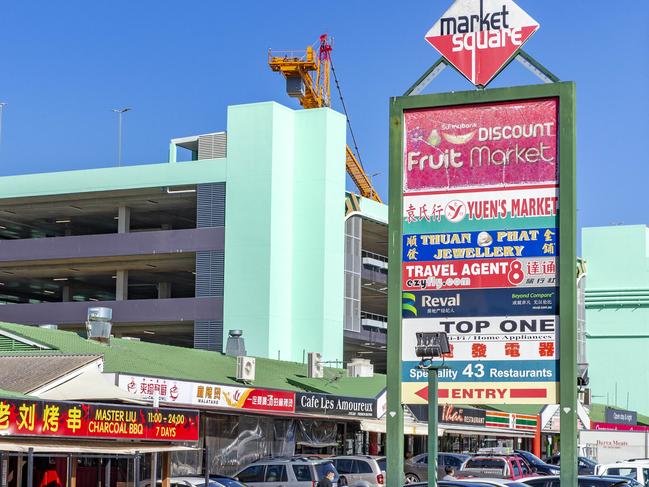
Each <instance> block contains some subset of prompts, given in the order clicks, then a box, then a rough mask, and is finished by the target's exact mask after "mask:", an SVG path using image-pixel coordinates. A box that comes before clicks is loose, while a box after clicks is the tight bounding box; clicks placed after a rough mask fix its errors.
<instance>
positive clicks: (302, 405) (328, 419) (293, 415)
mask: <svg viewBox="0 0 649 487" xmlns="http://www.w3.org/2000/svg"><path fill="white" fill-rule="evenodd" d="M117 385H118V386H119V387H120V388H122V389H124V390H126V391H129V392H131V393H132V394H134V395H135V397H137V398H138V399H142V400H145V401H146V400H153V399H154V398H156V400H159V401H160V403H163V404H165V405H174V406H175V405H180V406H182V407H190V408H196V409H200V411H201V416H202V417H203V421H204V423H203V428H202V431H203V434H202V435H201V442H202V443H203V444H204V446H205V454H204V455H205V456H203V454H201V453H199V452H193V453H177V454H174V459H180V458H181V457H182V461H181V460H178V461H177V462H174V473H176V472H177V474H179V475H180V474H194V473H199V472H201V471H203V465H204V462H205V459H207V462H208V465H209V471H210V472H211V473H220V474H226V475H231V474H234V473H235V472H237V471H238V470H240V469H241V468H243V467H245V466H247V465H248V464H250V463H252V462H254V461H255V460H258V459H260V458H263V457H269V456H292V455H296V454H320V455H330V454H354V453H358V454H364V453H370V452H371V451H372V448H374V446H373V445H375V444H376V438H375V437H374V438H372V437H371V435H369V434H368V433H367V432H364V431H362V430H361V427H360V422H361V420H363V419H367V418H373V419H376V418H377V417H378V415H379V414H382V411H384V409H385V395H384V394H382V395H380V396H379V397H378V398H363V397H349V396H337V395H332V394H321V393H310V392H298V391H288V390H274V389H264V388H259V387H254V386H248V385H245V386H244V385H241V386H238V385H224V384H216V383H206V382H191V381H182V380H174V379H168V378H160V377H151V376H138V375H133V374H118V377H117Z"/></svg>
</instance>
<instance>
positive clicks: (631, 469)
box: [595, 459, 649, 487]
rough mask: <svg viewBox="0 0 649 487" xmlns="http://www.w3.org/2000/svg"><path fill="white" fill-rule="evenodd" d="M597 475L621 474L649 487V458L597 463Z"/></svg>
mask: <svg viewBox="0 0 649 487" xmlns="http://www.w3.org/2000/svg"><path fill="white" fill-rule="evenodd" d="M595 475H619V476H621V477H628V478H631V479H634V480H636V481H638V482H639V483H640V485H643V486H645V487H649V460H645V459H637V460H629V461H626V462H616V463H605V464H602V465H597V467H596V468H595Z"/></svg>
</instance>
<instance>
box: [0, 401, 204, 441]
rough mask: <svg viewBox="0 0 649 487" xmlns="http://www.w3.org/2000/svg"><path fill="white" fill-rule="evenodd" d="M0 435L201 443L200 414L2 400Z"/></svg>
mask: <svg viewBox="0 0 649 487" xmlns="http://www.w3.org/2000/svg"><path fill="white" fill-rule="evenodd" d="M0 435H2V436H4V435H12V436H48V437H62V438H105V439H129V440H136V439H137V440H154V441H198V412H197V411H190V410H184V409H165V408H147V407H131V406H117V405H112V404H88V403H77V402H59V401H41V400H37V401H31V400H24V401H23V400H18V399H0Z"/></svg>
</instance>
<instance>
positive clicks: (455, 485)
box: [404, 479, 527, 487]
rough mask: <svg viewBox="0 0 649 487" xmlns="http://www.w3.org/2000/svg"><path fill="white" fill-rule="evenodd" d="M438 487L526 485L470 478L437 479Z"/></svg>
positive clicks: (420, 486) (408, 486)
mask: <svg viewBox="0 0 649 487" xmlns="http://www.w3.org/2000/svg"><path fill="white" fill-rule="evenodd" d="M437 485H438V486H439V487H527V485H526V484H522V483H520V482H513V481H510V480H494V479H471V480H438V481H437ZM404 487H428V484H427V483H426V482H418V483H415V484H406V486H404Z"/></svg>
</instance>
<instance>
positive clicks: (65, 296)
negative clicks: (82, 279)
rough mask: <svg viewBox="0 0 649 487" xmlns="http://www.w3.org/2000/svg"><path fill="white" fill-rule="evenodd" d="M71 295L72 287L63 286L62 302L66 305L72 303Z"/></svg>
mask: <svg viewBox="0 0 649 487" xmlns="http://www.w3.org/2000/svg"><path fill="white" fill-rule="evenodd" d="M71 294H72V292H71V291H70V285H65V286H63V288H62V289H61V296H62V297H61V301H63V302H64V303H67V302H68V301H70V297H71Z"/></svg>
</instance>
